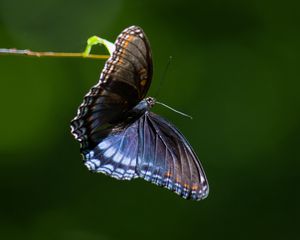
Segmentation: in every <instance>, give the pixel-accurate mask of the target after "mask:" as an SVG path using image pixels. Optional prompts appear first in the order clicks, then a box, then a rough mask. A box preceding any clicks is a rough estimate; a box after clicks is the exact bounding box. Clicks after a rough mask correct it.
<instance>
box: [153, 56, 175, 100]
mask: <svg viewBox="0 0 300 240" xmlns="http://www.w3.org/2000/svg"><path fill="white" fill-rule="evenodd" d="M171 61H172V56H169V60H168V63H167V65H166V67H165V70H164V73H163V75H162V78H161V81H160V84H159V85H158V87H157V89H156V91H155V94H154V96H155V97H156V98H157V97H158V94H159V93H160V89H161V88H162V85H163V83H164V81H165V79H166V76H167V72H168V69H169V67H170V65H171Z"/></svg>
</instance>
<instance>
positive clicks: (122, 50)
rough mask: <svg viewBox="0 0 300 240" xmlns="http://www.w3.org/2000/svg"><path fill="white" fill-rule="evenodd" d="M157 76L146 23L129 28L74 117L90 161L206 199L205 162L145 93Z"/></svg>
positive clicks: (100, 168)
mask: <svg viewBox="0 0 300 240" xmlns="http://www.w3.org/2000/svg"><path fill="white" fill-rule="evenodd" d="M151 79H152V57H151V49H150V45H149V42H148V39H147V37H146V35H145V33H144V32H143V30H142V29H141V28H139V27H137V26H131V27H129V28H126V29H125V30H124V31H123V32H122V33H121V34H120V35H119V37H118V38H117V40H116V42H115V50H114V51H113V53H112V55H111V57H110V58H109V59H108V60H107V62H106V63H105V66H104V69H103V71H102V73H101V76H100V80H99V82H98V84H97V85H95V86H94V87H92V89H91V90H90V91H89V92H88V93H87V95H86V96H85V97H84V100H83V103H82V104H81V105H80V107H79V109H78V113H77V116H76V117H75V118H74V119H73V120H72V122H71V129H72V130H71V132H72V134H73V135H74V137H75V138H76V139H77V140H78V141H79V142H80V144H81V153H82V155H83V160H84V164H85V165H86V166H87V167H88V169H89V170H90V171H93V172H101V173H104V174H106V175H109V176H111V177H114V178H116V179H122V180H130V179H133V178H138V177H140V178H143V179H145V180H147V181H149V182H152V183H155V184H156V185H159V186H163V187H166V188H168V189H170V190H172V191H174V192H176V193H177V194H179V195H180V196H182V197H183V198H187V199H188V198H190V199H193V200H201V199H203V198H205V197H206V196H207V195H208V189H209V188H208V182H207V179H206V176H205V173H204V171H203V168H202V166H201V164H200V162H199V160H198V158H197V156H196V154H195V152H194V151H193V149H192V147H191V146H190V144H189V143H188V142H187V140H186V139H185V137H184V136H183V135H182V134H181V133H180V132H179V130H177V128H176V127H175V126H174V125H172V124H171V123H170V122H168V121H167V120H165V119H163V118H162V117H160V116H158V115H156V114H155V113H153V112H150V108H151V107H152V106H153V105H154V104H155V99H154V98H152V97H147V98H145V95H146V93H147V91H148V88H149V86H150V83H151Z"/></svg>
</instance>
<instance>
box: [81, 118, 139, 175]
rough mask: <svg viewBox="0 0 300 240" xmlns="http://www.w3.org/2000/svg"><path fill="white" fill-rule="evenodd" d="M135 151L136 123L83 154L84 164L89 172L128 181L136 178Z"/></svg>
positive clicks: (116, 132)
mask: <svg viewBox="0 0 300 240" xmlns="http://www.w3.org/2000/svg"><path fill="white" fill-rule="evenodd" d="M137 150H138V121H136V122H133V123H132V124H130V125H128V126H127V127H126V128H124V129H122V130H120V131H115V132H114V133H112V134H110V135H108V136H107V137H105V138H104V139H102V140H101V141H100V142H99V144H98V145H97V146H96V147H95V148H94V149H93V150H90V151H88V152H87V153H83V157H84V164H85V165H86V166H87V167H88V169H89V170H90V171H93V172H101V173H104V174H106V175H110V176H111V177H114V178H116V179H120V180H130V179H132V178H136V177H138V175H137V174H136V165H137V153H138V152H137Z"/></svg>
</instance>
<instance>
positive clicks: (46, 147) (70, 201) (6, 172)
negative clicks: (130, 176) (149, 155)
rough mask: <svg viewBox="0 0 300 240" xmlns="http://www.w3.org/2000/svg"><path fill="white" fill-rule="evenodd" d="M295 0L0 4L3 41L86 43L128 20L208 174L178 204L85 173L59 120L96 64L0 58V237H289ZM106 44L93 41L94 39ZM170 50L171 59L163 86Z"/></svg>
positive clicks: (293, 198) (69, 47)
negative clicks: (202, 195) (202, 187)
mask: <svg viewBox="0 0 300 240" xmlns="http://www.w3.org/2000/svg"><path fill="white" fill-rule="evenodd" d="M299 7H300V6H299V4H298V3H297V1H268V0H265V1H259V0H253V1H247V0H246V1H239V0H228V1H221V0H213V1H189V0H185V1H175V0H172V1H171V0H170V1H157V0H149V1H148V0H146V1H141V0H132V1H125V0H91V1H74V0H73V1H69V0H68V1H60V0H46V1H34V0H27V1H21V0H19V1H17V0H0V47H3V48H4V47H5V48H19V49H27V48H28V49H32V50H40V51H46V50H52V51H83V49H84V47H85V41H86V39H87V38H88V37H89V36H91V35H95V34H96V35H99V36H102V37H105V38H106V39H108V40H111V41H114V39H115V37H116V36H117V35H118V34H119V33H120V32H121V31H122V30H123V29H124V28H125V27H128V26H130V25H133V24H134V25H139V26H141V27H142V28H143V29H144V30H145V32H146V34H147V35H148V38H149V39H150V42H151V47H152V51H153V57H154V79H153V83H152V88H151V90H150V93H149V95H151V93H152V94H153V93H154V92H155V89H157V88H158V86H161V91H160V93H159V100H160V101H162V102H164V103H166V104H169V105H171V106H173V107H175V108H177V109H179V110H181V111H184V112H186V113H188V114H190V115H192V116H193V118H194V119H193V120H189V119H187V118H184V117H182V116H180V115H177V114H175V113H173V112H170V111H169V110H167V109H165V108H162V107H160V106H156V107H155V108H154V109H153V111H155V112H157V113H159V114H161V115H163V116H165V117H166V118H168V119H169V120H171V121H172V122H173V123H174V124H176V125H177V126H178V128H179V129H181V131H182V132H183V133H184V134H185V136H186V137H187V139H189V141H190V143H191V144H192V145H193V147H194V149H195V151H196V152H197V153H198V155H199V157H200V159H201V160H202V164H203V166H204V168H205V170H206V173H207V176H208V179H209V183H210V195H209V197H208V198H207V199H205V200H203V201H201V202H193V201H187V200H183V199H181V198H180V197H178V196H177V195H175V194H174V193H171V192H169V191H168V190H165V189H162V188H159V187H157V186H154V185H152V184H150V183H147V182H145V181H143V180H134V181H131V182H121V181H117V180H114V179H112V178H109V177H107V176H104V175H102V174H91V173H90V172H88V170H87V169H86V168H85V167H84V165H83V164H82V162H81V156H80V154H79V144H78V143H77V142H76V141H75V140H74V139H73V137H72V136H71V134H70V127H69V123H70V120H71V119H72V118H73V117H74V116H75V114H76V111H77V107H78V105H79V104H80V103H81V101H82V98H83V96H84V94H85V93H86V92H87V91H88V90H89V88H90V87H91V86H92V85H94V84H95V83H96V82H97V81H98V78H99V75H100V71H101V69H102V67H103V64H104V61H103V60H87V59H58V58H54V59H49V58H48V59H47V58H30V57H16V56H0V102H1V118H0V133H1V134H0V188H1V189H0V238H1V239H22V240H26V239H33V240H35V239H51V240H52V239H72V240H81V239H85V240H96V239H97V240H102V239H103V240H106V239H107V240H110V239H174V240H175V239H295V238H297V237H299V234H300V233H299V226H300V220H299V215H300V211H299V203H300V199H299V183H300V182H299V175H300V172H299V169H300V168H299V167H300V166H299V160H300V158H299V155H300V154H299V152H300V151H299V143H300V141H299V140H300V139H299V136H300V122H299V120H300V111H299V110H300V106H299V105H300V104H299V103H300V101H299V100H300V99H299V98H300V94H299V93H300V92H299V87H300V84H299V71H300V70H299V57H300V56H299V52H300V51H299V50H300V49H299V48H300V34H299V29H300V28H299V20H300V19H299V18H300V15H299ZM95 51H96V52H98V53H105V49H104V48H96V50H95ZM169 56H172V57H173V61H172V63H171V66H170V67H169V69H168V71H167V75H166V78H165V80H164V81H163V84H162V80H161V79H162V78H163V75H164V71H165V68H166V65H167V62H168V58H169Z"/></svg>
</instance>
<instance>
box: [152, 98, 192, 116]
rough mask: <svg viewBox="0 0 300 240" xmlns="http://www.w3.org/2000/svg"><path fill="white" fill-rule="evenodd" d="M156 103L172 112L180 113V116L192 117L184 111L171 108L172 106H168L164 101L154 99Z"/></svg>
mask: <svg viewBox="0 0 300 240" xmlns="http://www.w3.org/2000/svg"><path fill="white" fill-rule="evenodd" d="M156 103H157V104H160V105H162V106H164V107H166V108H168V109H170V110H172V111H173V112H176V113H178V114H180V115H182V116H184V117H188V118H190V119H193V117H192V116H190V115H188V114H186V113H183V112H180V111H178V110H176V109H175V108H172V107H170V106H168V105H167V104H164V103H162V102H158V101H156Z"/></svg>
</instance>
